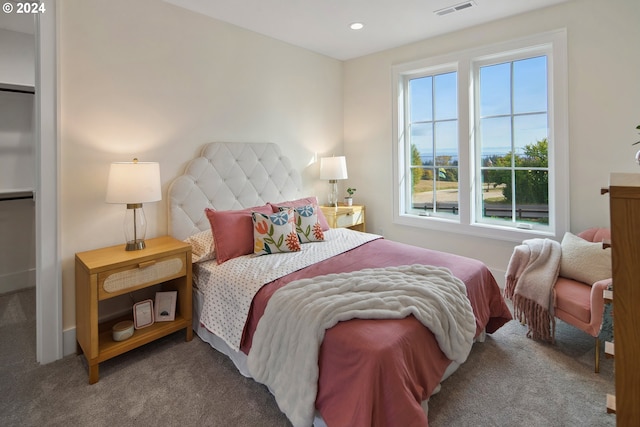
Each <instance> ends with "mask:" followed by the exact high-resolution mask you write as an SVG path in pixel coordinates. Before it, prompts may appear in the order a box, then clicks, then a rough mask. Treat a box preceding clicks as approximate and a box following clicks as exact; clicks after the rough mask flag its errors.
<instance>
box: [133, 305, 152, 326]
mask: <svg viewBox="0 0 640 427" xmlns="http://www.w3.org/2000/svg"><path fill="white" fill-rule="evenodd" d="M151 325H153V301H152V300H150V299H146V300H144V301H140V302H137V303H135V304H134V305H133V326H134V327H135V328H136V329H142V328H146V327H147V326H151Z"/></svg>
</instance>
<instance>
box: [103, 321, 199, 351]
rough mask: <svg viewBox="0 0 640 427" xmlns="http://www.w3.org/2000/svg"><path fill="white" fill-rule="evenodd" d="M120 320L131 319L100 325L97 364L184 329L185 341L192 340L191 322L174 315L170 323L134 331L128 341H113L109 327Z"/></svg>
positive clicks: (157, 324) (155, 324) (161, 323)
mask: <svg viewBox="0 0 640 427" xmlns="http://www.w3.org/2000/svg"><path fill="white" fill-rule="evenodd" d="M122 320H133V319H131V318H130V317H123V318H119V319H116V320H112V321H109V322H105V323H103V324H101V325H100V329H101V331H100V334H99V335H98V336H99V338H98V339H99V343H98V349H99V355H98V357H97V358H96V359H95V361H96V362H97V363H100V362H104V361H105V360H109V359H111V358H113V357H115V356H118V355H120V354H122V353H125V352H127V351H129V350H133V349H134V348H138V347H140V346H142V345H145V344H148V343H150V342H152V341H154V340H157V339H158V338H162V337H164V336H166V335H169V334H172V333H174V332H177V331H179V330H181V329H186V341H191V339H192V338H193V329H192V328H191V321H188V320H187V319H185V318H183V317H182V316H180V315H176V318H175V320H172V321H171V322H155V323H154V324H153V325H151V326H147V327H146V328H142V329H136V330H135V331H134V333H133V336H132V337H131V338H129V339H126V340H124V341H114V340H113V336H112V332H111V325H114V324H115V323H117V322H119V321H122ZM103 329H104V330H103Z"/></svg>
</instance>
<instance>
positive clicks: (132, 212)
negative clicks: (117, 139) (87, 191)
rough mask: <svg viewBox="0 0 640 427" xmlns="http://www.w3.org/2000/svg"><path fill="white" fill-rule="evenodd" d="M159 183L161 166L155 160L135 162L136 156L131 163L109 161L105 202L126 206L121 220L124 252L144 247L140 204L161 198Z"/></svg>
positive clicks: (143, 227) (144, 230)
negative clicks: (122, 222)
mask: <svg viewBox="0 0 640 427" xmlns="http://www.w3.org/2000/svg"><path fill="white" fill-rule="evenodd" d="M160 186H161V183H160V165H159V164H158V163H156V162H138V159H133V161H132V162H117V163H112V164H111V168H110V169H109V179H108V181H107V197H106V202H107V203H124V204H126V205H127V212H126V215H125V219H124V235H125V238H126V240H127V245H126V247H125V249H126V250H127V251H135V250H139V249H144V248H145V246H146V245H145V243H144V236H145V234H146V232H147V221H146V219H145V216H144V210H143V209H142V204H143V203H149V202H157V201H158V200H162V191H161V189H160Z"/></svg>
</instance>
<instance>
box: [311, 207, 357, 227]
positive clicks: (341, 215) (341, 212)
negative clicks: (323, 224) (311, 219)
mask: <svg viewBox="0 0 640 427" xmlns="http://www.w3.org/2000/svg"><path fill="white" fill-rule="evenodd" d="M320 209H322V213H324V216H325V217H326V218H327V222H328V223H329V227H331V228H340V227H346V228H351V229H352V230H356V231H362V232H365V231H366V224H365V215H364V211H365V209H364V206H362V205H353V206H342V205H339V206H338V209H337V210H336V208H335V207H333V206H320Z"/></svg>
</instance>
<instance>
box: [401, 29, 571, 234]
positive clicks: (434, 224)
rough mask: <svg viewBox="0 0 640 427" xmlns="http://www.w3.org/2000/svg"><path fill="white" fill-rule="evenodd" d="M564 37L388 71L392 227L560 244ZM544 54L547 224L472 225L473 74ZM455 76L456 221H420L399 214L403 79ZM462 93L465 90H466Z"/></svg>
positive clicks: (541, 37)
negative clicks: (499, 62) (496, 63)
mask: <svg viewBox="0 0 640 427" xmlns="http://www.w3.org/2000/svg"><path fill="white" fill-rule="evenodd" d="M566 46H567V34H566V30H565V29H561V30H556V31H552V32H547V33H542V34H537V35H533V36H530V37H525V38H521V39H517V40H511V41H508V42H503V43H498V44H494V45H490V46H485V47H480V48H474V49H469V50H465V51H460V52H455V53H451V54H447V55H441V56H437V57H432V58H428V59H424V60H420V61H415V62H411V63H405V64H399V65H395V66H393V67H392V81H393V100H394V101H393V136H394V143H393V164H394V176H393V180H394V191H393V206H394V209H393V222H394V223H395V224H400V225H407V226H412V227H419V228H426V229H436V230H440V231H447V232H453V233H463V234H466V235H473V236H478V237H485V238H492V239H499V240H508V241H516V242H520V241H522V240H524V239H530V238H535V237H542V238H544V237H548V238H555V239H561V238H562V236H563V235H564V233H565V231H568V230H569V156H568V152H569V129H568V85H567V47H566ZM540 48H544V49H546V50H547V67H548V76H547V77H548V79H547V82H548V87H549V89H548V102H549V108H548V123H549V133H548V140H549V153H548V155H549V224H548V226H546V225H545V226H544V227H541V228H536V227H535V226H532V228H531V229H523V228H518V226H516V225H515V224H492V223H487V222H482V223H481V222H477V221H476V219H475V211H474V210H475V205H476V202H475V197H476V192H475V190H474V187H476V186H475V185H474V179H475V178H474V177H475V175H476V174H475V170H476V167H477V164H478V163H477V160H476V155H475V154H474V153H475V149H474V139H475V129H476V121H477V120H476V118H475V116H474V111H475V110H476V106H475V105H474V103H475V99H476V96H475V94H474V90H476V89H475V86H476V85H475V82H474V79H475V78H476V76H475V72H474V69H477V67H478V66H479V64H484V63H486V62H487V61H488V60H490V59H492V58H504V60H505V61H508V60H509V56H508V55H510V54H511V55H513V54H517V53H518V52H527V51H533V50H539V49H540ZM454 69H455V70H457V72H458V138H459V142H458V147H459V158H458V164H459V168H458V187H459V194H460V197H459V214H458V216H457V218H445V217H437V216H421V215H418V214H414V213H407V212H405V206H406V203H405V202H406V200H407V197H410V192H411V188H410V185H405V182H406V181H405V178H406V179H409V177H405V173H406V172H405V171H406V170H407V168H405V162H410V161H411V160H410V158H409V157H410V153H407V152H406V149H407V144H406V142H405V130H406V129H407V128H406V125H405V120H404V111H406V107H407V105H406V103H407V99H406V98H407V97H406V95H405V93H404V88H405V87H406V84H405V82H406V80H408V78H413V77H418V76H421V75H422V76H424V75H428V74H436V73H437V72H438V71H440V70H454ZM467 88H468V90H467Z"/></svg>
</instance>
